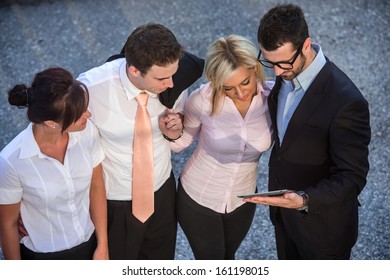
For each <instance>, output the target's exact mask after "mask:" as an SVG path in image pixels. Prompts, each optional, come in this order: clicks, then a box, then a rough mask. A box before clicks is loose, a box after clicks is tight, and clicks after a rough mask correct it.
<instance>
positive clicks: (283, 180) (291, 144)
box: [268, 61, 371, 254]
mask: <svg viewBox="0 0 390 280" xmlns="http://www.w3.org/2000/svg"><path fill="white" fill-rule="evenodd" d="M280 86H281V78H279V77H278V78H277V79H276V84H275V87H274V88H273V90H272V91H271V93H270V97H269V98H268V105H269V111H270V114H271V119H272V123H273V125H274V139H275V144H274V147H273V149H272V152H271V156H270V163H269V189H270V190H277V189H284V188H289V189H293V190H303V191H305V192H306V193H307V194H308V195H309V212H308V214H302V213H300V212H299V211H297V210H295V209H285V208H276V207H271V208H270V210H271V211H270V214H271V220H272V221H273V222H274V223H275V221H276V220H275V215H276V213H277V211H279V213H280V214H281V215H282V217H283V220H284V221H285V223H286V229H287V231H288V232H289V234H290V235H291V236H292V238H294V239H295V241H296V242H297V243H298V244H299V243H302V244H305V245H306V246H311V247H312V248H313V250H318V251H319V252H325V253H327V254H328V253H330V254H331V253H332V252H340V251H342V250H345V249H348V248H352V246H353V245H354V244H355V242H356V239H357V233H358V205H359V202H358V195H359V193H360V192H361V191H362V189H363V187H364V186H365V184H366V176H367V173H368V170H369V162H368V144H369V142H370V138H371V130H370V122H369V109H368V103H367V101H366V100H365V99H364V97H363V96H362V94H361V93H360V91H359V90H358V88H357V87H356V86H355V85H354V84H353V82H352V81H351V80H350V79H349V78H348V77H347V75H346V74H345V73H343V72H342V71H341V70H340V69H339V68H337V66H336V65H334V64H333V63H332V62H330V61H327V63H326V64H325V66H324V67H323V68H322V69H321V71H320V73H319V74H318V76H317V77H316V78H315V80H314V81H313V83H312V84H311V86H310V87H309V89H308V90H307V92H306V93H305V95H304V97H303V99H302V100H301V102H300V104H299V105H298V107H297V109H296V111H295V113H294V115H293V117H292V118H291V120H290V123H289V125H288V127H287V130H286V133H285V136H284V139H283V142H282V144H281V145H280V142H279V139H278V133H277V127H276V125H277V122H276V109H277V102H278V92H279V89H280Z"/></svg>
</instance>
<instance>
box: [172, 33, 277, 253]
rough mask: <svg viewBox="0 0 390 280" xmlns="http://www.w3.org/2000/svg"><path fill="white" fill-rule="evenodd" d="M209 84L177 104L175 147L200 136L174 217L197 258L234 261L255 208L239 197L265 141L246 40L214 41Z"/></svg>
mask: <svg viewBox="0 0 390 280" xmlns="http://www.w3.org/2000/svg"><path fill="white" fill-rule="evenodd" d="M205 75H206V78H207V79H208V80H209V81H210V82H209V83H207V84H204V85H202V86H201V87H200V88H199V89H197V90H195V91H194V92H193V93H192V94H191V95H190V96H189V98H188V100H187V102H186V105H185V109H184V134H183V136H182V137H181V138H180V139H178V140H176V141H175V142H173V143H172V144H171V147H172V150H173V151H175V152H180V151H182V150H183V149H185V148H187V147H188V146H189V145H191V143H193V141H194V140H196V139H197V137H199V141H198V145H197V147H196V149H195V151H194V153H193V154H192V156H191V158H190V159H189V160H188V162H187V163H186V165H185V166H184V169H183V172H182V174H181V176H180V179H179V186H178V197H177V215H178V220H179V223H180V225H181V227H182V229H183V231H184V233H185V235H186V236H187V238H188V241H189V243H190V245H191V248H192V250H193V253H194V256H195V258H196V259H234V258H235V253H236V251H237V249H238V247H239V246H240V244H241V242H242V240H243V239H244V238H245V236H246V234H247V233H248V230H249V228H250V225H251V223H252V220H253V217H254V214H255V209H256V206H255V205H254V204H252V203H245V202H244V201H243V200H242V199H241V198H238V197H237V196H238V195H242V194H247V193H253V192H255V191H256V181H257V173H258V162H259V158H260V156H261V154H262V153H263V152H264V151H266V150H268V149H269V148H270V146H271V144H272V137H271V134H272V133H271V132H272V131H271V120H270V117H269V112H268V107H267V95H268V94H269V91H270V86H272V84H266V83H265V81H264V72H263V70H262V68H261V66H260V64H259V62H258V61H257V50H256V47H255V46H254V45H253V43H252V42H250V41H249V40H247V39H246V38H244V37H241V36H238V35H231V36H228V37H226V38H220V39H218V40H216V41H215V42H214V43H213V44H212V45H211V46H210V47H209V50H208V53H207V57H206V65H205Z"/></svg>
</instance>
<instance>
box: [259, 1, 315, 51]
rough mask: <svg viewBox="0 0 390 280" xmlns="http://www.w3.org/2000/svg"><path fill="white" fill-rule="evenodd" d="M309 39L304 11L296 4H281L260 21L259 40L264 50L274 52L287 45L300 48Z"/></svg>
mask: <svg viewBox="0 0 390 280" xmlns="http://www.w3.org/2000/svg"><path fill="white" fill-rule="evenodd" d="M308 37H309V29H308V26H307V23H306V19H305V16H304V13H303V11H302V9H301V8H300V7H299V6H297V5H294V4H279V5H277V6H275V7H274V8H272V9H271V10H269V11H268V12H267V13H266V14H265V15H264V16H263V17H262V18H261V20H260V24H259V29H258V31H257V40H258V42H259V44H260V45H261V47H262V48H264V49H266V50H267V51H274V50H276V49H277V48H279V47H280V46H282V45H284V44H285V43H292V44H293V46H294V47H295V48H298V47H299V46H300V45H301V44H302V43H303V42H304V41H305V40H306V38H308Z"/></svg>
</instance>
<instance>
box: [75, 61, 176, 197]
mask: <svg viewBox="0 0 390 280" xmlns="http://www.w3.org/2000/svg"><path fill="white" fill-rule="evenodd" d="M78 80H79V81H81V82H83V83H84V84H85V85H86V86H87V87H88V90H89V94H90V102H89V111H90V112H91V114H92V117H91V119H92V121H93V122H94V124H95V125H96V126H97V128H98V130H99V133H100V137H101V138H100V139H101V143H102V146H103V150H104V153H105V155H106V157H105V159H104V160H103V163H102V164H103V174H104V180H105V186H106V192H107V199H109V200H131V199H132V195H131V192H132V166H133V138H134V123H135V115H136V112H137V106H138V103H137V101H136V99H135V97H136V96H137V95H138V94H140V93H141V92H143V91H144V90H140V89H138V88H137V87H135V86H134V85H133V84H132V83H131V82H130V80H129V79H128V77H127V75H126V61H125V59H124V58H123V59H116V60H114V61H112V62H108V63H105V64H103V65H101V66H99V67H96V68H93V69H91V70H89V71H87V72H85V73H82V74H81V75H80V76H79V77H78ZM147 93H148V94H149V100H148V104H147V109H148V112H149V115H150V118H151V122H152V130H153V131H152V135H153V153H154V190H155V191H157V190H158V189H159V188H160V187H161V186H162V185H163V184H164V182H165V181H166V180H167V179H168V178H169V176H170V173H171V170H172V164H171V151H170V147H169V142H168V141H167V140H165V139H164V137H163V135H162V133H161V131H160V129H159V126H158V118H159V116H160V115H162V114H165V113H166V107H165V106H164V105H162V104H161V103H160V101H159V99H158V95H157V94H154V93H150V92H147ZM180 99H181V98H179V99H178V101H177V102H176V104H175V106H174V109H176V110H177V109H178V106H177V104H180ZM179 109H180V108H179ZM179 111H181V110H179ZM145 172H152V171H151V170H145Z"/></svg>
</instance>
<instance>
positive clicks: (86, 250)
mask: <svg viewBox="0 0 390 280" xmlns="http://www.w3.org/2000/svg"><path fill="white" fill-rule="evenodd" d="M96 246H97V241H96V236H95V233H93V234H92V235H91V238H90V239H89V240H88V241H87V242H84V243H81V244H80V245H77V246H76V247H73V248H70V249H67V250H63V251H59V252H53V253H37V252H34V251H31V250H30V249H28V248H27V247H26V246H24V245H23V244H20V254H21V258H22V260H92V258H93V253H94V252H95V249H96Z"/></svg>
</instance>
